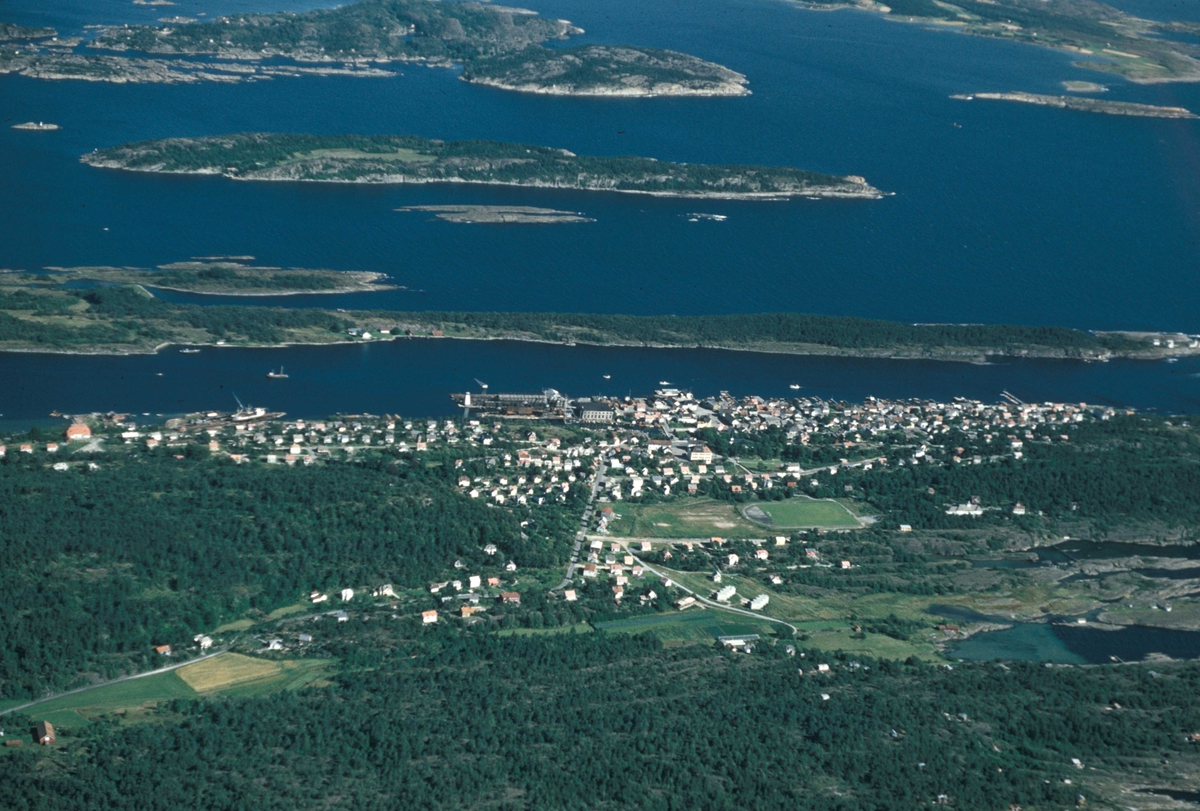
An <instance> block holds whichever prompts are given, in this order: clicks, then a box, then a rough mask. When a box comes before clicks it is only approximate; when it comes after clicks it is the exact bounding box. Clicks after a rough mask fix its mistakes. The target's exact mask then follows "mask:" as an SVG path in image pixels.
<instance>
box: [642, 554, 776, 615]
mask: <svg viewBox="0 0 1200 811" xmlns="http://www.w3.org/2000/svg"><path fill="white" fill-rule="evenodd" d="M634 560H636V561H637V562H638V563H640V564H641V565H642V568H643V569H645V570H646V571H648V572H650V573H651V574H656V575H658V576H659V577H670V578H671V582H672V583H674V584H675V585H676V587H678V588H681V589H683V590H684V591H686V592H687V593H688V594H690V595H692V596H693V597H695V598H696V602H698V603H704V605H706V606H708V607H709V608H716V609H719V610H721V611H729V612H730V613H733V614H744V615H745V616H747V617H754V619H756V620H765V621H767V622H777V623H779V624H780V625H786V626H787V627H789V628H791V629H792V633H793V634H798V633H800V630H799V629H798V628H797V627H796V626H795V625H792V624H791V623H790V622H784V621H783V620H781V619H776V618H775V617H769V616H767V615H766V614H763V613H762V612H760V611H747V610H746V609H744V608H734V607H733V606H731V605H725V604H724V603H718V602H717V601H715V600H710V599H708V598H707V597H702V596H700V594H699V593H697V592H695V591H692V590H691V589H689V588H688V587H687V586H685V585H683V584H682V583H680V582H679V581H678V580H676V579H675V578H673V577H671V574H674V572H673V571H672V570H671V569H667V570H666V571H667V572H668V574H663V573H662V572H660V571H659V570H657V569H655V568H654V567H653V566H651V565H650V564H648V563H646V562H645V561H643V560H642V559H641V558H638V557H634Z"/></svg>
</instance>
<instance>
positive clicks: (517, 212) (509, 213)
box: [396, 205, 595, 225]
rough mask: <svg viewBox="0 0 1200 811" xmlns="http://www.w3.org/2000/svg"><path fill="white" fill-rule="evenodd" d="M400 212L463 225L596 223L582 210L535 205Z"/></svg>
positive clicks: (421, 208) (413, 208)
mask: <svg viewBox="0 0 1200 811" xmlns="http://www.w3.org/2000/svg"><path fill="white" fill-rule="evenodd" d="M396 210H397V211H425V212H428V213H430V214H433V215H434V216H436V217H437V218H438V219H439V220H445V221H446V222H459V223H472V224H478V223H488V224H507V225H556V224H559V223H572V222H595V220H593V219H592V218H591V217H585V216H583V215H582V214H580V213H579V212H578V211H558V210H556V209H553V208H536V207H534V206H472V205H448V206H447V205H444V206H405V207H404V208H398V209H396Z"/></svg>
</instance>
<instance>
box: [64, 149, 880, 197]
mask: <svg viewBox="0 0 1200 811" xmlns="http://www.w3.org/2000/svg"><path fill="white" fill-rule="evenodd" d="M89 154H90V153H89ZM87 158H88V155H84V156H82V157H81V158H80V159H79V160H80V162H82V163H84V164H86V165H88V166H91V167H93V168H96V169H113V170H118V171H123V172H142V173H144V174H151V175H196V176H202V177H214V176H216V177H223V178H226V179H228V180H236V181H240V182H245V183H255V182H258V183H343V184H353V183H362V184H374V185H393V186H401V185H428V184H433V183H462V184H467V185H475V186H508V187H511V188H520V189H559V190H565V191H582V192H616V193H618V194H644V195H648V196H650V197H673V198H682V199H699V200H759V201H763V200H765V201H780V200H790V199H792V198H794V197H818V198H822V199H847V200H881V199H883V198H884V197H891V196H893V195H895V192H885V191H882V190H880V189H877V188H875V187H874V186H872V185H870V184H869V183H862V184H854V183H851V182H849V181H847V184H846V187H845V188H843V187H840V186H813V187H811V188H806V189H798V190H796V191H786V192H783V191H779V192H716V191H713V192H705V191H695V192H675V191H649V190H642V189H613V188H600V187H595V188H591V187H587V186H574V185H566V184H559V183H545V182H541V181H532V182H529V183H517V182H513V181H504V180H467V179H465V178H461V177H445V178H442V177H439V178H419V177H410V176H408V175H385V174H379V175H371V176H369V177H359V178H355V179H353V180H343V179H339V178H332V177H331V178H320V179H318V178H308V177H303V178H297V177H241V176H238V175H233V174H229V173H228V172H222V171H217V170H205V169H197V170H192V171H179V170H175V169H155V168H141V167H133V166H123V165H121V164H120V163H117V162H116V161H89V160H88V159H87Z"/></svg>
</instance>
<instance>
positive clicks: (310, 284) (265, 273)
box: [29, 257, 395, 296]
mask: <svg viewBox="0 0 1200 811" xmlns="http://www.w3.org/2000/svg"><path fill="white" fill-rule="evenodd" d="M250 259H253V257H250ZM46 269H47V270H49V271H51V272H52V273H53V274H54V276H52V277H51V278H54V279H56V280H60V281H80V280H87V281H95V282H101V283H103V284H120V285H144V286H146V287H157V288H160V289H163V290H178V291H181V292H184V293H200V294H205V295H221V296H286V295H297V294H301V293H369V292H374V291H378V290H394V289H395V287H394V286H391V285H386V284H380V282H381V281H382V280H383V279H385V278H387V277H386V276H385V275H384V274H382V273H373V272H367V271H347V270H313V269H309V268H276V267H256V266H252V265H246V264H243V263H242V262H240V261H233V260H229V259H214V260H205V259H197V260H192V261H187V262H173V263H171V264H168V265H159V266H158V267H156V268H154V269H150V268H121V267H72V268H60V267H50V268H46ZM64 277H65V278H64ZM29 278H35V279H36V278H38V277H29ZM43 278H44V277H43Z"/></svg>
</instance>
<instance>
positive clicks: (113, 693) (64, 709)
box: [21, 671, 199, 727]
mask: <svg viewBox="0 0 1200 811" xmlns="http://www.w3.org/2000/svg"><path fill="white" fill-rule="evenodd" d="M198 696H199V694H198V693H197V692H196V691H195V690H193V689H192V688H191V687H189V686H188V685H187V683H186V682H184V681H183V679H181V678H179V676H177V675H176V674H175V672H174V671H172V672H169V673H156V674H155V675H153V676H146V677H144V678H140V679H130V680H128V681H122V682H117V683H116V684H106V685H104V686H103V687H97V688H95V689H93V690H84V691H83V692H82V693H75V694H73V695H69V696H61V697H60V698H56V699H53V700H51V701H47V702H45V703H44V704H38V705H36V706H34V707H29V708H28V709H25V710H22V711H21V712H22V714H24V715H28V716H30V717H31V718H34V719H35V720H38V721H49V722H51V723H52V724H55V725H58V726H66V727H71V726H80V725H83V724H86V723H88V722H90V721H91V720H92V719H94V718H95V717H97V716H99V715H106V714H108V713H113V712H122V711H124V712H128V711H138V710H141V709H143V708H147V707H150V706H152V705H155V704H157V703H158V702H160V701H170V700H171V699H174V698H197V697H198Z"/></svg>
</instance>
